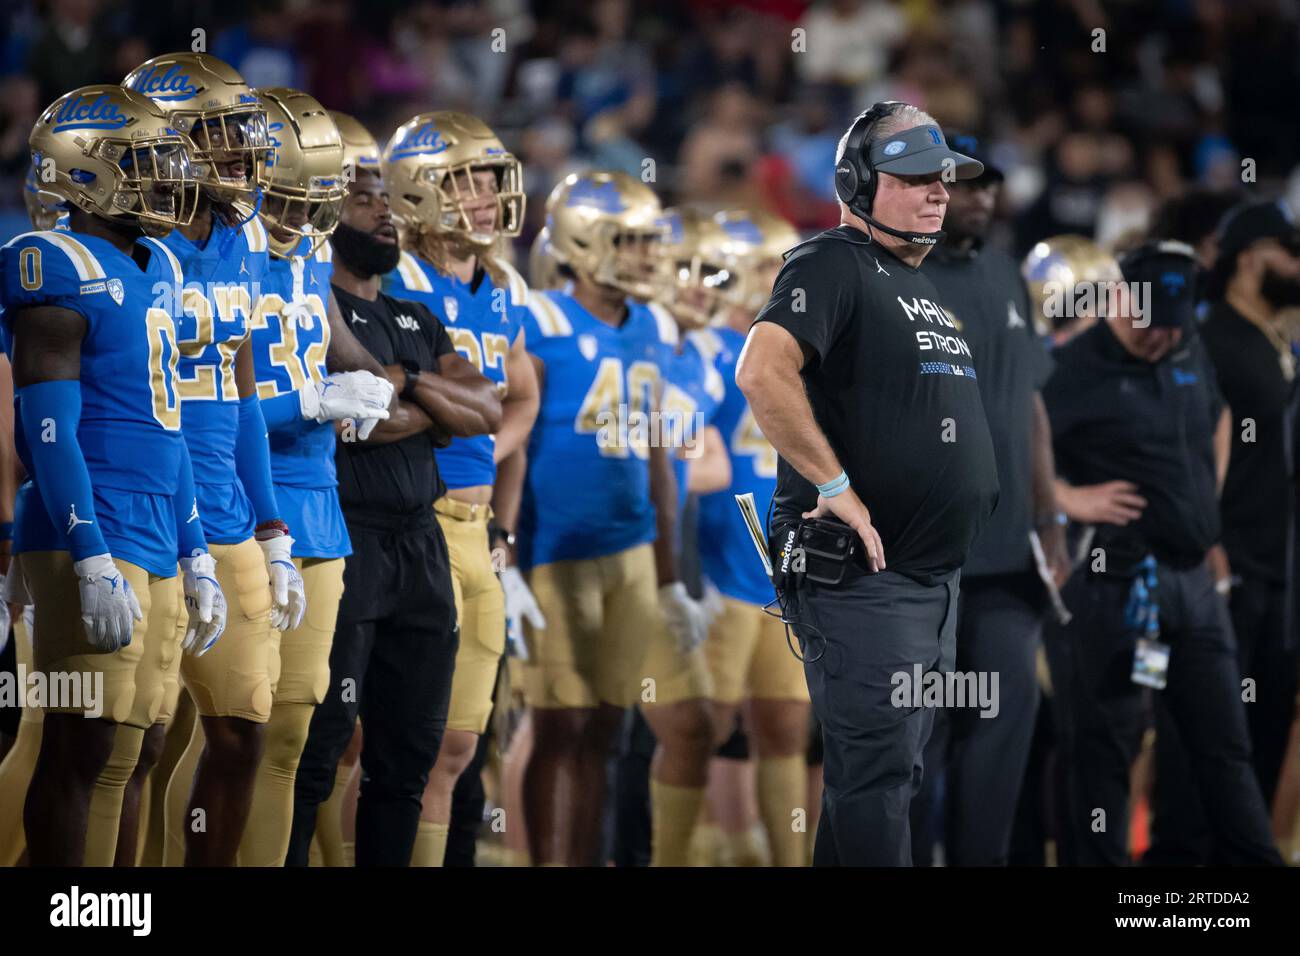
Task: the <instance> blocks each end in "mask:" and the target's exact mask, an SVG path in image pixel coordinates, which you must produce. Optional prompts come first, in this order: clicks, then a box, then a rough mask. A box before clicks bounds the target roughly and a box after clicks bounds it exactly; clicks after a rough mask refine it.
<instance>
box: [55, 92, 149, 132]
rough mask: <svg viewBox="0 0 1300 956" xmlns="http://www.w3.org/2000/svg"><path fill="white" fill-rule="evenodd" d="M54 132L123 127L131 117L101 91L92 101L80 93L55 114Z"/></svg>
mask: <svg viewBox="0 0 1300 956" xmlns="http://www.w3.org/2000/svg"><path fill="white" fill-rule="evenodd" d="M53 119H54V132H56V133H61V132H63V131H64V130H68V129H121V128H122V127H123V126H125V125H126V124H127V123H129V122H130V119H129V118H128V117H127V115H126V114H125V113H123V112H122V111H121V110H119V109H118V108H117V104H116V103H114V102H113V101H112V100H111V99H109V97H108V94H107V93H101V94H99V96H97V97H95V99H94V100H93V101H91V102H87V101H86V100H85V99H83V98H82V97H81V96H80V95H77V96H74V97H73V98H72V99H70V100H68V101H66V102H65V103H64V104H63V105H62V106H60V107H59V108H58V110H57V111H56V112H55V114H54V117H53Z"/></svg>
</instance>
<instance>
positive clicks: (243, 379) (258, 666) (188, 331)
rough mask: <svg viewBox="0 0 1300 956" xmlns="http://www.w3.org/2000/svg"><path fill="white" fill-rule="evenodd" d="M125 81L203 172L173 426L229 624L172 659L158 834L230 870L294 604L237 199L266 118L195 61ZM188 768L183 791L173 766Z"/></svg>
mask: <svg viewBox="0 0 1300 956" xmlns="http://www.w3.org/2000/svg"><path fill="white" fill-rule="evenodd" d="M122 85H123V86H124V87H126V88H128V89H133V90H137V91H139V92H141V93H143V94H144V95H146V96H149V97H151V98H152V99H153V100H154V101H155V102H156V103H158V105H159V106H160V107H161V108H162V109H164V110H165V111H166V112H167V113H168V115H169V116H170V117H171V119H172V122H173V124H174V125H175V126H176V127H177V128H179V129H181V130H183V131H185V132H186V133H188V134H189V136H190V139H191V140H192V141H193V143H194V145H195V149H196V153H195V158H196V161H198V162H201V163H203V164H204V166H205V176H204V178H203V188H202V190H201V192H200V196H199V201H198V208H197V210H196V211H195V214H194V219H193V221H192V222H190V223H189V224H188V225H186V226H183V227H181V228H180V229H177V230H176V231H175V232H173V233H171V235H169V236H168V237H167V238H166V240H165V241H166V243H167V245H168V247H169V248H170V249H171V251H172V252H173V253H174V254H175V255H176V257H177V258H178V259H179V260H180V261H181V267H182V269H183V270H184V273H185V282H186V285H185V288H184V290H183V292H181V293H180V295H179V296H178V298H179V300H180V301H179V302H178V303H177V305H178V306H179V307H178V308H177V309H176V320H177V333H178V336H179V340H180V341H179V345H180V353H181V354H180V364H179V394H180V397H181V399H182V405H181V418H182V432H183V433H184V435H185V441H186V443H187V444H188V446H189V449H190V455H191V457H192V459H193V462H194V481H195V486H196V488H197V491H198V499H199V513H200V514H201V515H202V521H203V532H204V537H205V538H206V540H207V541H208V544H209V548H210V550H211V551H212V554H213V557H214V558H216V561H217V579H218V580H219V581H220V582H221V584H222V590H223V591H224V592H225V595H226V600H227V601H229V602H230V625H229V633H228V634H227V635H226V640H224V641H222V642H221V643H220V644H219V645H217V647H215V648H214V649H213V653H210V654H206V655H204V656H203V657H201V658H187V659H186V660H185V661H184V662H182V664H181V676H182V678H183V679H184V682H185V686H186V688H187V689H188V690H189V692H190V695H191V696H192V697H193V698H194V704H195V708H196V709H197V711H198V713H199V716H200V718H201V719H200V720H199V721H198V722H196V724H195V731H194V735H193V737H192V738H191V740H190V745H189V747H188V748H187V754H186V755H184V756H182V758H181V761H180V763H179V764H178V765H177V769H176V771H175V772H174V774H173V777H172V782H171V783H170V784H169V792H172V791H174V794H173V796H171V797H170V798H169V800H168V803H169V807H170V806H178V805H179V800H180V797H181V796H182V795H184V794H185V793H187V792H188V794H189V806H188V809H187V811H186V812H185V813H184V814H183V815H182V814H179V813H177V812H176V810H172V809H169V811H168V814H167V817H168V827H169V828H172V827H181V826H183V828H184V838H183V839H184V847H185V850H184V856H185V862H186V864H187V865H198V866H230V865H232V864H233V863H234V862H235V855H236V853H237V851H238V848H239V841H240V838H241V837H242V835H243V832H244V825H245V823H246V822H247V819H248V810H249V807H250V805H251V803H252V797H253V779H254V775H255V773H256V771H257V765H258V762H259V761H260V760H261V756H262V750H263V745H264V740H265V725H266V722H267V720H268V719H269V717H270V713H271V688H270V661H269V658H270V647H271V627H272V625H273V624H274V625H275V626H277V627H294V626H296V625H297V624H298V622H299V621H300V620H301V619H302V615H303V611H304V610H305V597H304V595H303V585H302V576H301V575H300V574H299V573H298V571H297V569H296V568H295V567H294V566H293V563H292V560H291V551H292V548H293V539H292V538H291V537H290V536H289V528H288V525H286V524H285V523H284V521H282V520H281V518H280V513H279V509H278V507H277V505H276V500H275V489H274V487H273V485H272V483H271V462H270V452H269V449H268V446H267V440H266V422H265V420H264V418H263V416H262V407H261V403H260V402H259V400H258V397H257V381H256V378H255V374H254V368H253V350H252V345H251V342H250V341H249V333H250V328H249V320H250V318H251V317H252V316H253V314H254V310H255V308H256V306H257V299H258V296H259V294H260V287H261V284H262V282H263V279H264V277H265V274H266V268H267V236H266V230H265V228H264V227H263V226H262V223H261V221H260V220H259V219H258V218H257V215H256V213H255V212H254V211H253V209H252V208H251V207H249V206H245V205H243V203H242V202H241V200H248V201H252V202H254V203H255V202H257V201H259V199H260V197H259V193H260V190H261V188H262V186H263V185H264V184H265V177H266V159H267V154H268V152H269V151H270V143H269V139H268V136H267V130H266V110H265V109H263V108H262V106H261V104H260V103H259V102H258V100H257V97H256V96H255V95H254V94H253V92H252V91H251V90H250V89H249V87H248V85H247V84H246V83H245V82H244V80H243V78H242V77H241V76H240V75H239V74H238V73H237V72H236V71H235V70H234V69H232V68H231V67H230V66H229V65H227V64H226V63H224V62H223V61H221V60H219V59H217V58H216V57H214V56H210V55H208V54H206V53H173V54H164V55H162V56H157V57H154V58H152V59H150V60H147V61H145V62H144V63H142V64H141V65H140V66H138V67H136V69H134V70H132V71H131V72H130V73H129V74H128V75H127V77H126V79H125V80H123V82H122ZM159 737H160V739H159V740H158V742H157V746H158V748H159V749H161V746H162V740H161V734H159ZM199 751H201V753H200V755H199V756H198V758H197V764H194V763H193V761H194V759H195V758H194V756H193V755H194V753H196V752H199ZM191 765H194V766H196V769H195V771H194V777H193V787H192V789H191V787H190V780H189V779H188V775H187V774H186V773H185V769H186V768H187V767H188V766H191ZM200 819H201V821H202V824H203V825H202V826H200V825H199V823H200ZM177 850H178V846H177V841H176V840H175V839H174V838H169V839H168V841H167V852H166V853H165V855H164V859H165V860H166V862H168V863H175V862H179V861H178V860H176V859H175V857H176V856H177V855H178V854H177V852H176V851H177Z"/></svg>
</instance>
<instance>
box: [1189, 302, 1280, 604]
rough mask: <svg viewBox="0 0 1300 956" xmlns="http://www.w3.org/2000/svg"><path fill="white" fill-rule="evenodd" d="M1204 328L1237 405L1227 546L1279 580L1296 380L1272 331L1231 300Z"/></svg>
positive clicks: (1226, 396)
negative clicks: (1273, 340)
mask: <svg viewBox="0 0 1300 956" xmlns="http://www.w3.org/2000/svg"><path fill="white" fill-rule="evenodd" d="M1201 335H1202V336H1203V337H1204V339H1205V348H1206V351H1207V352H1209V355H1210V360H1211V361H1212V362H1213V363H1214V371H1215V374H1216V376H1217V377H1218V380H1219V390H1220V391H1221V392H1222V393H1223V400H1224V401H1225V402H1227V404H1228V407H1229V408H1230V409H1232V455H1231V457H1230V458H1229V459H1228V475H1227V477H1226V478H1225V479H1224V482H1223V497H1222V499H1221V501H1220V513H1221V514H1222V516H1223V547H1224V549H1225V550H1226V551H1227V552H1228V562H1229V563H1230V564H1231V565H1232V570H1233V571H1234V572H1236V573H1240V574H1243V575H1246V576H1248V577H1253V578H1256V579H1260V580H1264V581H1270V582H1273V583H1275V584H1281V583H1282V582H1283V580H1284V579H1285V571H1286V536H1287V527H1288V522H1287V519H1286V516H1287V515H1288V514H1290V513H1291V505H1292V501H1291V496H1292V494H1293V491H1292V488H1291V483H1290V478H1289V476H1290V474H1291V471H1292V469H1291V459H1290V453H1289V452H1290V450H1289V447H1288V441H1287V436H1288V428H1287V425H1286V421H1287V416H1286V409H1287V402H1288V399H1289V397H1290V394H1291V383H1290V382H1288V381H1287V380H1286V375H1285V373H1284V372H1283V371H1282V364H1281V361H1280V357H1279V355H1278V351H1277V349H1275V348H1274V347H1273V345H1272V344H1271V343H1270V342H1269V340H1268V337H1267V336H1266V335H1265V334H1264V333H1263V332H1262V331H1260V330H1259V329H1258V328H1256V327H1255V325H1254V323H1252V322H1251V321H1250V320H1249V319H1246V318H1243V317H1242V316H1241V315H1239V314H1238V313H1237V311H1236V310H1235V309H1233V308H1232V307H1231V306H1230V305H1228V304H1227V303H1226V302H1220V303H1217V304H1216V305H1215V306H1214V308H1213V309H1212V311H1211V312H1210V317H1209V318H1208V319H1207V320H1206V322H1205V324H1204V325H1203V326H1202V327H1201ZM1247 419H1249V420H1250V421H1251V422H1253V428H1252V427H1251V425H1250V422H1247Z"/></svg>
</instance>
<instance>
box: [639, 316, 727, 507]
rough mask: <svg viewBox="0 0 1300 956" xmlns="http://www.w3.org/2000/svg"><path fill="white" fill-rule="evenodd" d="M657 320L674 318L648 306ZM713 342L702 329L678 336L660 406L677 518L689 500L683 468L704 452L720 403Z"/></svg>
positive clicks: (720, 392) (720, 381)
mask: <svg viewBox="0 0 1300 956" xmlns="http://www.w3.org/2000/svg"><path fill="white" fill-rule="evenodd" d="M650 309H651V310H652V311H654V312H656V313H657V314H656V318H658V319H659V320H660V321H668V322H672V321H673V318H672V316H671V315H670V314H669V313H668V311H667V310H666V309H664V308H663V306H660V305H656V304H654V303H651V305H650ZM715 356H716V349H715V348H714V340H713V339H712V338H710V337H709V336H708V334H707V333H706V332H704V331H703V330H697V331H691V332H687V333H686V334H685V335H684V336H682V337H681V341H680V343H679V346H678V349H677V352H676V353H675V354H674V355H673V356H672V358H671V360H670V361H671V364H670V365H669V367H668V375H667V378H668V380H667V382H666V383H665V385H664V396H663V404H662V406H661V407H660V409H659V413H660V423H661V424H660V425H659V426H658V427H659V435H660V438H661V441H662V442H663V444H665V445H666V446H668V447H670V448H673V449H680V450H674V451H673V456H672V459H673V471H674V473H675V474H676V476H677V514H678V516H679V517H680V515H681V514H682V511H683V509H684V508H685V507H686V499H687V497H688V493H687V484H686V468H687V461H688V458H689V457H690V456H692V455H695V454H699V453H701V452H702V451H703V448H702V446H701V445H700V442H701V441H702V440H703V433H704V428H705V426H706V425H709V424H711V423H712V421H713V417H714V415H715V414H716V413H717V410H718V407H719V406H720V405H721V404H722V398H723V384H722V376H721V375H719V374H718V370H717V368H716V367H715V365H714V359H715Z"/></svg>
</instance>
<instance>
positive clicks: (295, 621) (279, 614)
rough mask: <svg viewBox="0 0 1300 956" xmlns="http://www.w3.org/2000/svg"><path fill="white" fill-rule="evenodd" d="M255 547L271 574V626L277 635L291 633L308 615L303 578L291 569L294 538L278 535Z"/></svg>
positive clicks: (295, 569)
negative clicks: (260, 551)
mask: <svg viewBox="0 0 1300 956" xmlns="http://www.w3.org/2000/svg"><path fill="white" fill-rule="evenodd" d="M257 543H258V544H259V545H261V547H262V554H264V555H265V556H266V569H267V571H269V572H270V574H271V626H272V627H273V628H275V629H276V630H277V631H292V630H293V629H294V628H295V627H297V626H298V625H299V624H301V623H302V616H303V614H304V613H306V611H307V594H306V592H305V591H304V590H303V584H302V575H301V574H299V573H298V569H297V568H295V567H294V566H293V538H291V537H289V536H288V535H287V534H281V535H277V536H276V537H274V538H267V539H266V540H265V541H263V540H260V539H259V540H258V542H257Z"/></svg>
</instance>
